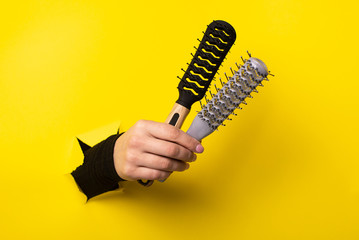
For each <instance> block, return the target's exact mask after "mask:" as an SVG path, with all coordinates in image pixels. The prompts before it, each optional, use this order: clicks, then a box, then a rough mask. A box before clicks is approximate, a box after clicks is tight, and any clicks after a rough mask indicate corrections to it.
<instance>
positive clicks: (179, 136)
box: [113, 120, 204, 181]
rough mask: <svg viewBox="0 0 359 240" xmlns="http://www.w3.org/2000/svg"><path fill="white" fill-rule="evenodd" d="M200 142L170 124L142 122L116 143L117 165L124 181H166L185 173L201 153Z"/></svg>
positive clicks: (115, 161) (115, 155)
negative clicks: (177, 174)
mask: <svg viewBox="0 0 359 240" xmlns="http://www.w3.org/2000/svg"><path fill="white" fill-rule="evenodd" d="M203 150H204V148H203V146H202V145H201V143H200V142H199V141H197V140H196V139H195V138H193V137H191V136H190V135H188V134H186V133H185V132H183V131H182V130H180V129H178V128H176V127H174V126H172V125H170V124H168V123H159V122H154V121H147V120H139V121H138V122H136V124H135V125H133V126H132V127H131V128H130V129H129V130H128V131H127V132H125V133H124V134H123V135H122V136H121V137H119V138H118V139H117V141H116V143H115V149H114V156H113V157H114V164H115V169H116V172H117V174H118V175H119V176H120V177H121V178H122V179H125V180H130V181H133V180H138V179H146V180H165V179H166V178H168V177H169V175H170V174H171V173H172V172H173V171H184V170H186V169H188V168H189V162H193V161H195V160H196V158H197V156H196V154H194V153H202V152H203Z"/></svg>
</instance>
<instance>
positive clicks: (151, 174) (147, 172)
mask: <svg viewBox="0 0 359 240" xmlns="http://www.w3.org/2000/svg"><path fill="white" fill-rule="evenodd" d="M171 173H172V172H167V171H161V170H157V169H151V168H145V167H139V168H137V169H136V171H135V173H134V176H135V178H136V179H147V180H165V179H167V178H168V177H169V176H170V175H171Z"/></svg>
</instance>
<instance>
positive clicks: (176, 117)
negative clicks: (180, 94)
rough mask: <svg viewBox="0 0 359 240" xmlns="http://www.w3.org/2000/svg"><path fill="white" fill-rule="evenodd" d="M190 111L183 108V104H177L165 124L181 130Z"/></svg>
mask: <svg viewBox="0 0 359 240" xmlns="http://www.w3.org/2000/svg"><path fill="white" fill-rule="evenodd" d="M189 111H190V110H189V109H188V108H186V107H184V106H182V105H181V104H178V103H175V104H174V105H173V108H172V110H171V112H170V114H169V115H168V117H167V119H166V121H165V123H169V124H171V125H172V126H175V127H177V128H179V129H181V127H182V124H183V122H184V120H185V119H186V117H187V115H188V113H189Z"/></svg>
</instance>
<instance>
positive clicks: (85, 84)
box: [0, 0, 359, 240]
mask: <svg viewBox="0 0 359 240" xmlns="http://www.w3.org/2000/svg"><path fill="white" fill-rule="evenodd" d="M358 10H359V8H358V3H357V1H349V0H344V1H330V0H329V1H306V0H303V1H286V0H262V1H260V0H253V1H181V2H171V1H140V0H139V1H133V2H131V1H128V2H121V1H7V2H3V3H2V4H1V7H0V113H1V118H0V136H1V140H0V146H1V167H0V182H1V184H0V189H1V198H0V213H1V220H0V228H1V231H0V238H1V239H246V240H249V239H358V238H359V228H358V224H359V216H358V214H359V174H358V172H359V163H358V147H357V145H358V140H357V139H358V133H359V132H358V103H359V101H358V93H357V89H358V87H359V85H358V76H357V71H356V70H357V68H358V67H357V63H358V60H357V54H358V42H359V41H358V36H357V28H358V23H359V21H358ZM215 19H222V20H226V21H228V22H229V23H231V24H232V25H233V26H234V28H235V29H236V31H237V41H236V45H234V46H233V48H232V50H231V52H230V54H229V55H228V58H227V60H226V61H225V62H224V66H223V67H222V68H221V69H220V73H221V74H222V75H223V73H224V72H229V67H231V66H232V67H233V66H234V63H235V62H239V61H240V56H241V55H245V51H246V50H249V51H250V52H251V53H252V54H253V56H255V57H258V58H261V59H262V60H263V61H264V62H265V63H266V64H267V66H268V67H269V69H270V70H271V71H272V72H273V73H274V74H275V75H276V77H275V78H272V80H271V81H270V82H265V87H264V88H260V89H259V93H258V94H254V99H251V100H249V101H248V106H245V107H244V109H243V110H241V111H237V113H238V116H237V117H234V119H233V121H232V122H227V126H226V127H222V128H220V130H219V131H218V132H215V133H214V134H213V135H211V136H209V137H208V138H207V139H205V140H204V141H203V144H204V147H205V152H204V153H203V154H202V155H200V156H199V158H198V160H197V162H195V163H193V164H192V165H191V168H190V169H189V170H188V171H187V172H185V173H177V174H174V175H172V176H171V178H170V179H168V180H167V181H166V182H165V183H163V184H160V183H155V184H154V185H153V186H152V187H151V188H143V187H141V186H139V185H138V184H136V183H125V184H124V187H125V189H124V190H122V191H114V192H112V193H108V194H104V195H102V196H99V197H97V198H94V199H93V200H91V201H89V202H88V203H87V204H85V198H84V197H83V196H82V194H80V193H79V192H78V190H77V188H76V186H75V185H74V183H73V182H72V181H71V179H70V178H69V177H68V176H66V175H65V173H68V172H70V170H71V169H73V166H74V165H76V163H77V162H76V161H78V162H81V160H82V159H81V151H80V150H79V148H78V145H77V143H76V136H85V135H86V134H88V133H89V132H92V133H93V130H94V129H100V130H97V131H95V134H92V135H91V134H90V137H89V136H87V139H88V140H89V141H92V142H96V141H100V140H101V139H103V138H104V137H106V136H108V135H110V134H112V133H115V131H116V128H117V126H118V125H119V123H118V122H119V121H121V129H122V130H126V129H128V127H130V126H131V125H132V124H134V123H135V122H136V121H137V120H138V119H150V120H155V121H164V119H165V118H166V117H167V114H168V113H169V111H170V110H171V108H172V105H173V103H174V102H175V100H176V98H177V96H178V93H177V89H176V87H177V84H178V79H177V78H176V76H177V75H179V76H182V72H181V70H180V69H181V68H185V67H186V62H189V61H190V60H191V55H190V53H191V52H192V53H193V52H194V51H195V50H194V48H193V46H197V45H198V42H197V40H196V39H197V38H201V37H202V34H201V32H202V31H204V30H205V28H206V25H207V24H209V23H210V22H211V21H212V20H215ZM199 109H200V107H199V104H195V105H194V106H193V109H192V111H191V114H190V115H189V117H188V119H187V122H186V123H185V124H184V127H183V129H184V130H186V129H187V128H188V126H189V124H190V122H191V119H193V118H194V116H195V111H196V110H199ZM101 129H102V130H101ZM96 137H97V138H98V139H95V138H96ZM85 138H86V136H85Z"/></svg>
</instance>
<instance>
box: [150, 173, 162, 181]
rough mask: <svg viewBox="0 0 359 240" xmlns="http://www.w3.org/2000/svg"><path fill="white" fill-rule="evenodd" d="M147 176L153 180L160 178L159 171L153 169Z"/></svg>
mask: <svg viewBox="0 0 359 240" xmlns="http://www.w3.org/2000/svg"><path fill="white" fill-rule="evenodd" d="M149 178H150V179H153V180H156V179H160V178H161V172H159V171H153V172H152V173H150V176H149Z"/></svg>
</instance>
